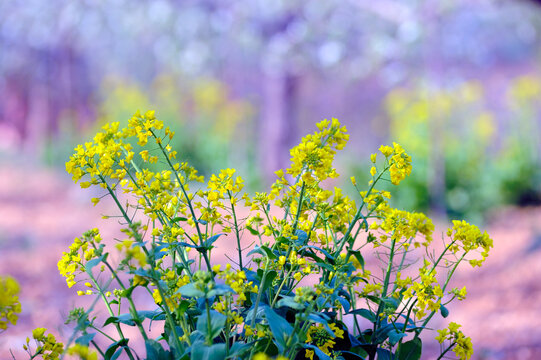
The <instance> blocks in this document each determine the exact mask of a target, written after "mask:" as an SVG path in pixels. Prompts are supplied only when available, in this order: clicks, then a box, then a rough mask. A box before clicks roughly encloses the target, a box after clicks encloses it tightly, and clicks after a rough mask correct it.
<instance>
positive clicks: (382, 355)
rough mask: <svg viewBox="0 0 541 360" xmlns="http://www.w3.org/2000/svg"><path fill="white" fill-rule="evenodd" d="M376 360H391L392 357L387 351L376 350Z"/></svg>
mask: <svg viewBox="0 0 541 360" xmlns="http://www.w3.org/2000/svg"><path fill="white" fill-rule="evenodd" d="M377 354H378V360H393V359H394V355H393V354H391V352H390V351H389V350H387V349H382V348H378V350H377Z"/></svg>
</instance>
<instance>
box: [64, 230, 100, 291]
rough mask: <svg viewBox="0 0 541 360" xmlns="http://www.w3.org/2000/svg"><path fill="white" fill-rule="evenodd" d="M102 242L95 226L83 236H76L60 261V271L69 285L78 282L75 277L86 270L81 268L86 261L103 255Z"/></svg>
mask: <svg viewBox="0 0 541 360" xmlns="http://www.w3.org/2000/svg"><path fill="white" fill-rule="evenodd" d="M100 242H101V235H100V233H99V230H98V229H97V228H94V229H92V230H89V231H87V232H85V233H84V234H83V237H82V238H75V240H74V241H73V244H71V246H70V247H69V249H70V251H69V252H64V253H62V258H61V259H60V261H59V262H58V271H59V272H60V275H62V276H63V277H65V278H66V283H67V284H68V287H72V286H73V285H75V284H76V283H77V282H76V281H75V277H76V275H77V274H78V273H79V272H81V271H84V270H82V268H81V267H82V266H83V264H84V263H86V262H88V261H90V260H92V259H94V258H96V257H99V256H100V255H101V252H102V249H103V246H102V245H100Z"/></svg>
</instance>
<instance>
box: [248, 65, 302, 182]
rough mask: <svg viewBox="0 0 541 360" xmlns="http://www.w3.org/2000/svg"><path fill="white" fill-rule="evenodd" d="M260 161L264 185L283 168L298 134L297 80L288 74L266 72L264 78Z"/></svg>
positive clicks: (286, 163) (285, 72) (283, 72)
mask: <svg viewBox="0 0 541 360" xmlns="http://www.w3.org/2000/svg"><path fill="white" fill-rule="evenodd" d="M262 87H263V104H262V105H263V108H262V112H261V123H260V137H259V145H258V147H259V158H260V159H261V161H262V166H261V168H262V170H263V175H264V178H265V182H266V183H271V182H272V181H273V180H274V177H275V175H274V172H275V171H277V170H279V169H282V168H286V167H287V165H288V161H289V149H290V147H291V146H292V145H293V143H294V141H295V134H296V131H297V113H296V105H297V95H298V77H297V76H295V75H293V74H291V73H290V72H287V71H276V72H272V73H270V72H267V73H265V75H264V79H263V84H262Z"/></svg>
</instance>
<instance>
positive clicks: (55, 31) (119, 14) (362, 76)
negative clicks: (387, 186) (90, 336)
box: [0, 0, 541, 359]
mask: <svg viewBox="0 0 541 360" xmlns="http://www.w3.org/2000/svg"><path fill="white" fill-rule="evenodd" d="M540 100H541V4H540V3H539V2H537V1H533V0H530V1H528V0H522V1H518V0H515V1H511V0H508V1H498V0H478V1H466V0H454V1H451V0H379V1H369V0H345V1H330V0H320V1H311V2H309V1H293V0H289V1H278V0H277V1H262V0H250V1H248V0H238V1H217V0H201V1H195V0H193V1H172V0H171V1H166V0H156V1H137V2H134V1H126V0H109V1H107V2H105V1H84V0H81V1H71V2H65V1H58V0H55V1H41V0H26V1H24V2H22V1H17V0H2V1H0V273H2V274H10V275H12V276H14V277H16V278H17V279H18V280H19V281H20V282H21V284H22V287H23V289H22V295H21V300H22V305H23V310H24V313H23V315H22V317H21V322H20V326H18V327H15V328H12V329H10V330H9V331H8V332H6V333H5V334H2V336H0V348H1V349H2V350H1V351H3V352H1V354H8V352H6V351H7V350H5V349H9V348H10V347H11V348H13V349H14V351H15V350H16V348H17V347H18V348H19V349H20V347H21V345H19V344H22V342H24V338H25V337H26V336H27V334H28V333H29V331H30V330H29V329H32V328H33V327H36V326H45V327H50V328H54V329H56V331H57V332H59V333H62V331H65V330H62V329H61V328H60V327H59V326H58V324H61V322H62V320H61V319H62V318H63V317H64V318H65V316H66V314H67V312H68V311H69V309H70V307H72V306H73V305H74V304H75V301H76V299H75V298H74V297H72V296H71V295H70V294H71V291H68V289H67V288H66V285H65V282H64V281H63V279H62V278H60V276H59V275H58V274H57V270H56V262H57V261H58V259H59V257H60V254H61V252H62V251H65V250H66V248H67V246H68V245H69V244H70V243H71V241H72V240H73V237H75V236H78V235H79V234H80V233H81V232H83V231H85V230H87V229H88V228H92V227H95V226H99V227H100V228H101V227H103V226H107V225H104V223H103V221H101V220H100V214H101V213H106V212H107V211H106V209H103V208H102V209H98V208H91V207H89V203H90V201H89V199H90V197H91V195H90V194H89V192H88V191H84V190H80V189H78V188H77V187H76V186H74V185H73V184H72V183H71V182H70V180H69V178H68V177H67V176H66V175H65V174H64V163H65V161H66V160H67V159H68V157H69V155H70V154H71V151H72V149H73V147H74V146H75V145H76V144H78V143H80V142H84V141H85V140H86V139H88V138H89V137H90V136H92V135H93V134H94V132H95V131H96V130H97V129H98V128H99V127H101V126H102V125H103V124H104V123H106V122H108V121H120V122H121V123H126V122H127V120H128V119H129V117H130V116H131V115H132V114H133V113H134V112H135V111H137V110H141V111H145V110H148V109H155V110H156V113H157V116H158V118H160V119H162V120H163V121H165V122H166V123H167V124H168V125H169V126H170V127H171V128H173V129H174V130H175V131H176V140H175V142H174V143H173V144H172V145H173V147H174V148H175V150H177V151H178V153H179V154H180V157H181V158H182V159H185V160H188V161H189V162H190V163H191V164H192V165H194V166H195V167H196V168H197V169H198V170H199V171H200V172H202V173H203V174H205V175H209V174H211V173H213V172H216V171H218V170H219V169H220V168H226V167H234V168H236V169H237V170H238V172H239V173H240V174H241V175H242V176H243V178H245V180H246V181H247V183H248V188H249V190H250V191H251V192H253V191H255V190H258V191H261V190H262V188H264V187H265V186H267V185H268V184H269V183H271V182H272V181H273V172H274V171H276V170H277V169H279V168H282V167H286V166H287V164H288V160H289V149H290V148H291V147H292V146H294V145H295V144H297V143H298V142H299V141H300V139H301V137H302V136H303V135H305V134H307V133H309V132H312V131H313V130H314V128H315V126H314V124H315V123H316V122H318V121H320V120H322V119H324V118H332V117H336V118H338V119H339V120H340V121H341V122H342V123H343V124H345V125H346V126H347V128H348V129H349V131H350V134H351V137H350V142H349V145H348V146H347V147H346V149H345V150H344V151H343V154H341V155H340V156H339V158H338V160H337V167H338V172H339V173H341V174H343V175H344V176H343V178H344V179H342V180H339V181H338V182H337V185H339V186H344V187H345V188H348V179H349V176H351V175H355V176H357V178H358V179H365V180H367V179H368V169H369V167H368V161H367V160H368V156H369V154H370V153H371V152H374V151H375V149H377V147H379V145H381V144H383V143H390V142H392V141H396V142H398V143H400V144H401V145H402V146H403V147H404V148H405V149H406V151H407V152H408V153H409V154H410V155H411V156H412V158H413V169H414V170H413V173H412V175H411V177H410V178H409V179H407V180H406V181H404V182H403V183H402V184H401V186H400V188H401V189H400V190H399V191H395V192H393V202H394V205H395V206H397V207H400V208H405V209H408V210H413V209H415V210H418V211H426V212H429V213H430V214H431V215H432V216H435V217H436V218H437V219H438V222H439V223H440V225H441V229H444V227H445V226H446V224H447V221H448V220H449V219H454V218H465V219H467V220H468V221H471V222H474V223H476V224H478V225H480V226H483V227H485V228H486V229H487V230H488V231H489V233H490V234H491V235H492V237H493V238H494V240H495V249H494V251H493V254H492V255H491V257H490V258H489V260H488V261H487V264H486V266H485V267H484V268H483V269H481V271H476V272H471V271H468V270H467V271H464V272H462V273H460V274H459V277H458V280H457V284H458V283H460V284H467V285H469V294H470V296H469V298H468V299H467V300H465V301H464V302H463V303H461V304H457V305H455V307H454V308H452V309H451V316H450V319H451V321H455V320H457V321H459V322H461V323H463V324H464V327H465V332H466V333H467V334H470V335H471V337H472V340H473V342H474V346H475V350H476V354H475V358H476V359H538V358H541V306H540V305H539V304H540V303H541V280H539V279H540V278H541V252H540V250H541V221H540V220H541V210H540V209H541V208H540V207H539V206H540V205H541V166H540V165H541V164H540V162H541V159H540V155H541V113H540V111H541V101H540ZM111 211H112V210H111ZM109 225H111V224H109ZM114 225H115V224H112V226H113V227H114ZM453 316H454V317H453ZM67 335H69V334H67ZM21 339H22V340H21ZM434 346H435V345H434ZM436 350H437V348H436ZM426 358H427V359H428V358H430V356H429V355H427V357H426Z"/></svg>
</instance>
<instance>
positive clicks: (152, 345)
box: [145, 339, 173, 360]
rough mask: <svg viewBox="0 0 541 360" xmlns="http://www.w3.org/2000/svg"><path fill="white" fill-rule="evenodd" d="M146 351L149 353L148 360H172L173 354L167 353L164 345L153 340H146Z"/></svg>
mask: <svg viewBox="0 0 541 360" xmlns="http://www.w3.org/2000/svg"><path fill="white" fill-rule="evenodd" d="M145 349H146V352H147V358H146V360H171V359H172V358H173V357H172V356H171V355H172V354H171V352H169V351H166V350H165V349H164V348H163V347H162V345H161V344H160V343H159V342H157V341H156V340H153V339H146V340H145Z"/></svg>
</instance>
